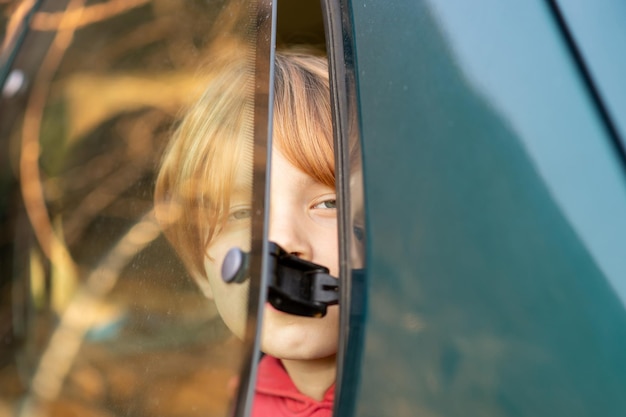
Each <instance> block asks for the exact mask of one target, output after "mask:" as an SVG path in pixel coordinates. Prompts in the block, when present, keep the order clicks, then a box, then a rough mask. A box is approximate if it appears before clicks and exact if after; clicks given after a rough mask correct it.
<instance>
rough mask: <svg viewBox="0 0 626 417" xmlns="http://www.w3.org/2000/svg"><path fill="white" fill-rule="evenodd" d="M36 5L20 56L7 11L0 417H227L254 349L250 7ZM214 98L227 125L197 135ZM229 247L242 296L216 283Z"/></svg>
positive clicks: (255, 202) (257, 195)
mask: <svg viewBox="0 0 626 417" xmlns="http://www.w3.org/2000/svg"><path fill="white" fill-rule="evenodd" d="M22 3H23V4H24V7H27V6H32V5H33V4H34V3H36V2H22ZM39 3H41V4H40V7H39V9H38V10H37V11H36V12H35V13H34V14H32V20H31V21H30V23H27V24H26V27H29V28H30V31H29V33H28V35H27V36H26V37H24V38H22V37H21V36H20V22H21V21H22V18H23V17H28V16H29V15H28V11H29V9H27V8H25V9H19V8H18V7H16V6H7V7H6V10H5V14H6V19H9V18H10V19H11V20H10V21H5V23H7V25H6V28H8V29H6V36H5V49H4V51H3V55H2V57H3V60H4V61H3V67H2V71H3V72H2V75H3V76H6V81H7V82H6V83H5V87H4V90H3V96H2V101H1V102H0V106H1V107H0V132H1V134H0V138H1V139H0V187H1V188H0V222H1V228H2V229H1V230H2V233H1V234H0V275H1V280H2V281H1V287H0V297H1V298H0V300H1V301H0V306H1V308H0V313H1V316H0V320H1V322H0V323H1V326H2V327H1V329H0V331H1V332H2V335H1V336H2V338H3V344H2V349H3V350H2V352H1V359H0V414H3V413H4V411H7V414H9V415H24V416H27V415H36V413H37V412H39V411H41V412H45V413H47V415H50V416H67V415H72V414H74V415H134V416H144V415H145V416H154V415H160V416H196V415H197V416H225V415H231V413H232V409H233V407H235V405H234V403H235V402H236V401H235V399H237V398H239V399H240V400H243V399H245V396H246V394H245V392H244V393H241V391H238V388H239V387H241V389H243V388H247V386H248V385H247V383H248V381H247V377H248V375H249V372H250V369H251V368H253V366H252V363H251V362H250V361H251V356H252V351H253V349H252V342H253V340H254V337H255V334H256V323H255V311H256V306H257V301H256V298H257V297H258V287H259V285H258V282H257V280H258V277H259V273H258V271H257V273H254V268H257V265H259V264H260V261H258V259H257V258H258V256H257V252H258V251H259V250H258V249H257V247H260V242H261V238H260V237H259V236H260V235H262V232H260V231H258V230H261V229H258V230H257V231H253V230H252V229H251V228H252V227H257V226H253V225H257V224H260V225H261V226H262V222H260V223H259V222H257V221H256V219H259V218H260V219H261V220H262V218H263V199H264V195H263V194H264V188H265V185H264V168H265V154H266V148H265V143H264V141H265V140H266V136H267V129H263V126H264V122H263V119H262V116H261V120H259V118H258V117H256V118H255V116H254V114H255V113H254V110H255V107H258V106H259V102H261V103H262V101H263V97H266V96H267V91H268V87H267V79H268V78H267V74H269V54H268V53H267V54H265V53H264V52H260V51H258V50H257V42H258V37H257V33H258V25H260V24H266V22H265V23H264V22H263V19H257V14H258V4H257V2H254V1H252V2H239V1H227V0H223V1H212V2H201V1H185V2H180V1H175V0H138V1H108V2H102V1H69V2H59V1H43V2H39ZM21 12H23V13H21ZM259 16H266V14H262V15H259ZM259 22H260V23H259ZM268 42H269V41H268ZM268 42H266V44H267V45H269V43H268ZM267 51H269V48H267ZM14 52H15V53H14ZM13 57H15V59H14V60H12V59H11V58H13ZM11 60H12V62H9V61H11ZM261 67H262V68H263V70H259V68H261ZM260 73H263V74H265V78H264V80H265V81H263V80H261V81H259V78H258V77H259V74H260ZM255 74H256V75H257V79H256V81H255V78H254V75H255ZM255 82H256V85H255ZM264 82H265V86H263V83H264ZM255 87H256V88H255ZM255 91H256V92H257V94H256V95H255ZM259 91H260V92H261V94H260V95H259V93H258V92H259ZM218 97H227V98H228V99H229V100H230V101H229V102H228V103H226V104H227V105H228V106H231V107H233V108H236V109H237V110H238V111H234V112H225V114H224V115H222V116H223V117H224V119H223V120H222V121H223V122H224V123H223V124H219V123H214V124H211V123H209V122H207V121H210V120H215V119H216V118H218V116H219V115H216V114H210V113H211V110H207V109H209V108H212V109H213V108H215V107H216V106H213V104H215V103H216V100H217V98H218ZM207 103H210V105H208V104H207ZM261 107H263V105H261ZM264 107H265V113H267V102H265V104H264ZM203 112H205V113H203ZM207 112H208V113H207ZM265 117H266V114H265ZM203 121H204V122H206V123H203ZM228 122H231V123H230V124H229V123H228ZM225 125H228V126H230V125H232V126H234V127H233V129H232V130H231V131H227V132H226V133H225V134H219V133H220V132H222V133H223V131H218V128H217V127H216V126H219V129H224V128H223V126H225ZM266 125H267V122H265V126H266ZM216 132H217V133H216ZM229 134H230V135H229ZM211 135H214V136H220V138H221V139H220V140H221V141H222V142H220V143H219V144H218V145H215V144H211V143H212V142H210V141H211V140H212V139H207V138H211V137H212V136H211ZM183 141H186V142H184V143H183ZM207 143H208V144H207ZM210 152H214V154H210ZM255 155H260V157H256V156H255ZM218 163H219V164H221V165H219V169H218ZM253 183H254V187H253ZM155 187H156V195H155ZM253 188H254V189H253ZM253 196H254V198H253ZM223 197H226V198H223ZM155 199H156V201H157V204H155ZM231 246H239V247H242V248H244V249H246V250H251V251H252V253H253V255H252V260H251V268H252V269H253V270H252V271H251V275H252V276H253V277H254V278H253V279H252V280H251V281H252V283H251V284H250V280H248V283H247V284H233V285H231V286H228V285H226V284H224V283H223V282H222V281H221V276H220V274H221V272H220V267H221V263H222V259H223V257H224V253H225V252H226V250H227V249H228V248H229V247H231ZM255 259H256V260H255ZM257 269H258V268H257ZM207 277H208V278H209V279H208V280H207ZM209 281H210V283H209ZM250 288H252V290H250ZM249 311H250V312H251V314H249ZM242 370H244V371H242ZM238 392H240V393H239V394H238ZM237 407H238V409H239V411H237V412H238V413H241V412H242V407H243V405H242V401H239V405H238V406H237ZM229 410H230V411H229ZM3 415H4V414H3Z"/></svg>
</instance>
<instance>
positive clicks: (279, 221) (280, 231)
mask: <svg viewBox="0 0 626 417" xmlns="http://www.w3.org/2000/svg"><path fill="white" fill-rule="evenodd" d="M269 220H270V224H269V233H268V237H269V240H270V241H272V242H275V243H277V244H278V245H279V246H281V247H282V248H283V249H284V250H285V251H287V252H289V253H290V254H292V255H296V256H297V257H299V258H302V259H304V260H307V261H311V260H312V248H311V246H310V244H309V240H308V239H307V236H306V233H305V231H304V224H303V222H304V221H306V220H304V219H301V218H298V215H297V214H296V213H294V212H293V211H291V212H290V211H289V210H285V209H280V208H278V209H273V208H270V219H269Z"/></svg>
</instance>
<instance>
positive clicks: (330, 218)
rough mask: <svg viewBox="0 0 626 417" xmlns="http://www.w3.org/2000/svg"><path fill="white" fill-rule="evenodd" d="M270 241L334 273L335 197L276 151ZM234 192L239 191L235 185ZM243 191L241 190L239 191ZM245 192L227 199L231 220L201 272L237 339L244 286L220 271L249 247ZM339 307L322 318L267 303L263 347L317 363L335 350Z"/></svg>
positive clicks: (243, 316) (242, 318)
mask: <svg viewBox="0 0 626 417" xmlns="http://www.w3.org/2000/svg"><path fill="white" fill-rule="evenodd" d="M272 154H273V155H272V174H271V191H270V224H269V240H271V241H273V242H276V243H278V244H279V245H280V246H282V248H283V249H285V250H286V251H287V252H290V253H294V254H296V255H298V256H299V257H301V258H303V259H305V260H309V261H312V262H315V263H317V264H320V265H323V266H326V267H327V268H329V270H330V273H331V274H332V275H333V276H337V274H338V265H339V262H338V247H337V214H336V209H335V199H336V194H335V190H334V189H333V188H330V187H328V186H325V185H322V184H319V183H317V182H315V180H314V179H313V178H311V177H310V176H309V175H307V174H305V173H304V172H302V171H300V170H298V169H297V168H296V167H294V166H293V165H292V164H291V163H289V161H287V159H285V157H284V156H283V154H282V153H281V152H280V150H278V149H276V148H274V149H273V152H272ZM236 188H237V187H236ZM240 188H244V187H240ZM247 195H248V194H247V193H241V195H239V194H238V193H237V192H235V194H234V195H233V196H232V197H231V198H232V200H231V212H230V220H229V223H228V225H227V226H226V228H225V229H223V230H222V231H221V232H220V234H219V236H217V237H216V238H215V240H214V241H213V243H212V244H211V246H210V247H209V250H208V253H209V256H211V258H212V259H213V260H209V259H207V260H205V269H206V273H207V276H208V277H209V283H210V285H211V289H212V292H213V295H214V298H215V302H216V304H217V307H218V309H219V312H220V315H221V316H222V318H223V319H224V321H225V322H226V324H227V325H228V327H229V328H230V329H231V331H233V332H234V333H235V334H236V335H238V336H239V337H242V336H243V334H244V330H245V321H246V304H247V298H246V297H247V292H248V286H247V285H246V284H242V285H236V284H235V285H233V284H225V283H224V282H223V281H222V279H221V277H220V267H221V263H222V260H223V259H224V255H225V254H226V252H227V251H228V250H229V249H230V248H232V247H234V246H238V247H241V248H243V249H244V250H248V249H249V248H248V246H249V243H248V241H249V227H250V220H249V212H247V211H246V210H249V207H250V205H249V201H246V200H245V197H246V196H247ZM338 328H339V308H338V306H336V305H335V306H330V307H328V311H327V314H326V316H324V317H323V318H309V317H300V316H295V315H291V314H286V313H283V312H280V311H278V310H276V309H274V308H273V307H272V306H271V305H270V304H269V303H266V305H265V310H264V317H263V331H262V338H261V349H262V350H263V352H265V353H267V354H269V355H271V356H274V357H277V358H280V359H303V360H306V359H319V358H325V357H328V356H331V355H334V354H335V353H336V351H337V342H338Z"/></svg>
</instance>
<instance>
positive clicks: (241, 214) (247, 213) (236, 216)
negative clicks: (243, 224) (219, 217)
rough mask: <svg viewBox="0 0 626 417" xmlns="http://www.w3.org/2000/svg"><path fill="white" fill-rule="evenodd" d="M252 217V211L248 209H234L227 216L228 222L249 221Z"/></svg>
mask: <svg viewBox="0 0 626 417" xmlns="http://www.w3.org/2000/svg"><path fill="white" fill-rule="evenodd" d="M251 216H252V210H251V209H250V208H249V207H241V208H235V209H234V210H232V211H231V212H230V214H229V215H228V220H243V219H249V218H250V217H251Z"/></svg>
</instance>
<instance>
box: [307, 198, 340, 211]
mask: <svg viewBox="0 0 626 417" xmlns="http://www.w3.org/2000/svg"><path fill="white" fill-rule="evenodd" d="M313 208H314V209H336V208H337V200H336V199H334V198H333V199H329V200H324V201H322V202H321V203H317V204H316V205H314V206H313Z"/></svg>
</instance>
